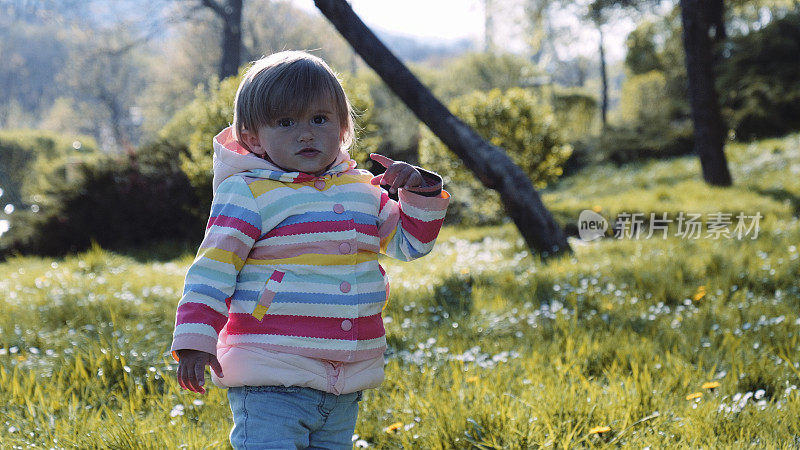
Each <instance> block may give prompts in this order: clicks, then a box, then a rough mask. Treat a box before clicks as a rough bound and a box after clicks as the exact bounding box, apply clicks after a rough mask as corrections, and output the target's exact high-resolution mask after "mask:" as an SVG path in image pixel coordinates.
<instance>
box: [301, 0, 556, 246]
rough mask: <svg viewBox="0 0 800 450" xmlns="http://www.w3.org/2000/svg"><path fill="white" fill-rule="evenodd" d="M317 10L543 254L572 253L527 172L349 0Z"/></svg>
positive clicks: (321, 4)
mask: <svg viewBox="0 0 800 450" xmlns="http://www.w3.org/2000/svg"><path fill="white" fill-rule="evenodd" d="M314 3H315V4H316V6H317V8H319V10H320V11H321V12H322V14H323V15H325V17H327V18H328V20H329V21H330V22H331V23H332V24H333V26H334V27H336V29H337V30H338V31H339V33H341V35H342V36H343V37H344V38H345V39H346V40H347V42H349V43H350V45H351V46H352V47H353V49H354V50H355V51H356V52H357V53H358V54H359V55H360V56H361V58H362V59H363V60H364V61H365V62H366V63H367V64H368V65H369V66H370V67H372V69H373V70H375V72H376V73H377V74H378V75H379V76H380V77H381V79H382V80H383V81H384V82H385V83H386V85H388V86H389V88H390V89H391V90H392V91H394V93H395V94H396V95H397V96H398V97H399V98H400V99H401V100H402V101H403V102H404V103H405V104H406V106H408V108H409V109H410V110H411V111H412V112H413V113H414V114H415V115H416V116H417V117H418V118H419V119H420V120H421V121H422V122H423V123H424V124H425V125H427V126H428V128H430V130H431V131H432V132H433V133H434V134H435V135H436V136H437V137H438V138H439V139H441V141H442V142H443V143H444V144H445V145H446V146H447V147H449V148H450V150H452V151H453V153H455V154H456V155H457V156H458V157H459V158H461V160H462V161H463V162H464V165H465V166H466V167H467V168H468V169H469V170H470V171H472V173H473V174H474V175H475V177H476V178H477V179H478V180H480V181H481V183H483V185H484V186H486V187H487V188H490V189H494V190H496V191H497V192H498V193H499V194H500V198H501V200H502V202H503V205H504V206H505V209H506V212H507V213H508V215H509V216H510V217H511V219H512V220H513V221H514V223H515V224H516V225H517V228H518V229H519V231H520V234H521V235H522V236H523V238H524V239H525V241H526V242H527V244H528V247H530V248H531V249H533V250H536V251H538V252H539V253H540V254H541V255H542V256H549V255H554V254H561V253H565V252H566V253H569V252H570V251H571V249H570V247H569V244H568V243H567V237H566V235H565V234H564V232H563V231H562V230H561V228H560V227H559V226H558V224H557V223H556V221H555V219H553V216H552V215H551V214H550V212H549V211H548V210H547V208H545V207H544V204H542V201H541V198H540V197H539V194H538V193H537V192H536V190H535V189H534V188H533V185H532V184H531V180H530V179H529V178H528V176H527V175H526V174H525V172H524V171H523V170H522V169H520V168H519V167H518V166H516V165H515V164H514V163H513V162H512V161H511V158H509V157H508V155H506V153H505V152H504V151H503V150H502V149H500V148H497V147H495V146H493V145H491V144H489V143H488V142H486V141H485V140H483V139H482V138H481V137H480V136H479V135H478V134H477V133H476V132H475V131H474V130H472V129H471V128H470V127H469V126H467V125H466V124H465V123H464V122H462V121H461V120H459V119H458V118H457V117H455V116H454V115H453V114H452V113H450V111H449V110H448V109H447V108H446V107H445V106H444V105H443V104H442V103H441V102H439V100H437V99H436V97H434V96H433V94H432V93H431V92H430V90H428V89H427V88H426V87H425V86H423V85H422V83H420V81H419V80H418V79H417V78H416V77H415V76H414V75H413V74H412V73H411V71H409V70H408V68H407V67H406V66H405V65H403V63H401V62H400V60H398V59H397V57H395V56H394V55H393V54H392V52H391V51H389V49H388V48H386V46H385V45H383V43H382V42H381V41H380V40H379V39H378V38H377V37H376V36H375V34H373V33H372V31H370V29H369V28H367V26H366V25H364V23H363V22H362V21H361V19H360V18H359V17H358V16H357V15H356V14H355V12H353V9H352V8H351V7H350V5H349V4H348V3H347V2H346V1H345V0H315V1H314Z"/></svg>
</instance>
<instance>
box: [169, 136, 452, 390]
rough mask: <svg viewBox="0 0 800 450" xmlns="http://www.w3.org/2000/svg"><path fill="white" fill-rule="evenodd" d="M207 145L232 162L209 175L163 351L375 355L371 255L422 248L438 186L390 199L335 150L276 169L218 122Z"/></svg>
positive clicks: (383, 288) (380, 345)
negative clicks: (204, 209) (207, 199)
mask: <svg viewBox="0 0 800 450" xmlns="http://www.w3.org/2000/svg"><path fill="white" fill-rule="evenodd" d="M215 150H216V153H215V158H217V157H218V156H219V152H229V153H228V154H226V155H224V156H226V157H228V158H231V157H233V158H235V160H236V161H237V164H238V165H239V166H238V168H235V169H233V170H231V169H230V168H229V171H230V172H233V174H231V175H230V176H228V177H227V178H225V179H224V180H222V179H221V178H223V177H215V178H217V179H215V192H214V199H213V203H212V207H211V214H210V218H209V221H208V225H207V228H206V234H205V238H204V239H203V242H202V244H201V245H200V249H199V251H198V253H197V257H196V258H195V260H194V262H193V263H192V265H191V267H190V268H189V270H188V272H187V274H186V282H185V287H184V292H183V296H182V298H181V300H180V303H179V304H178V310H177V318H176V325H175V333H174V339H173V344H172V351H173V355H175V353H174V352H175V351H176V350H180V349H194V350H202V351H205V352H208V353H212V354H218V353H220V352H224V351H225V350H226V349H227V348H229V347H249V348H260V349H264V350H268V351H271V352H279V353H289V354H294V355H300V356H305V357H310V358H317V359H321V360H328V361H334V362H356V361H365V360H368V359H374V358H377V357H382V355H383V352H384V350H385V349H386V339H385V332H384V328H383V321H382V318H381V311H382V309H383V307H384V305H385V303H386V301H387V294H388V282H387V279H386V275H385V272H384V270H383V269H382V268H381V266H380V265H379V264H378V254H379V253H384V254H386V255H388V256H390V257H393V258H397V259H400V260H403V261H409V260H412V259H415V258H418V257H420V256H423V255H425V254H427V253H428V252H429V251H430V250H431V249H432V248H433V244H434V240H435V238H436V236H437V234H438V232H439V229H440V227H441V224H442V220H443V218H444V214H445V210H446V209H447V204H448V199H449V195H448V194H447V192H446V191H441V193H439V194H438V195H437V196H435V197H426V196H423V195H419V194H416V193H413V192H410V191H409V190H404V189H401V190H400V192H399V202H395V201H394V200H392V199H390V198H389V197H388V195H387V193H386V191H385V190H383V189H381V188H380V187H378V186H374V185H372V184H370V180H371V178H372V174H371V173H369V172H368V171H364V170H358V169H356V168H355V162H353V161H352V160H350V159H349V157H346V154H343V155H342V156H340V158H339V159H337V163H335V165H334V166H333V167H332V168H331V169H330V170H328V171H327V172H326V173H325V174H323V175H321V176H318V177H317V176H313V175H310V174H306V173H299V172H293V173H287V172H283V171H281V170H279V169H277V168H276V167H274V166H271V165H269V163H267V162H265V161H263V160H261V159H258V158H256V157H254V156H252V155H249V154H246V151H244V150H243V149H242V148H241V147H240V146H239V145H238V143H236V141H235V140H233V137H232V134H231V132H230V129H229V128H228V129H226V130H224V131H223V132H222V133H220V134H219V135H218V136H217V137H215ZM242 161H244V163H243V164H242ZM216 163H217V161H216V160H215V166H216V165H217V164H216ZM265 165H266V166H265ZM248 166H252V167H250V168H248ZM265 167H267V168H265ZM216 175H219V174H216ZM176 358H177V356H176ZM223 369H224V371H225V372H226V373H227V369H225V368H224V366H223ZM226 378H227V377H226Z"/></svg>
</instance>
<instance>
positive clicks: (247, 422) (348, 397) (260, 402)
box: [228, 386, 361, 450]
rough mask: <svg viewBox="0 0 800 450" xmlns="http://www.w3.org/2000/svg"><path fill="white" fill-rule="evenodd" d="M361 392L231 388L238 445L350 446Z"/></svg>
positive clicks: (234, 439) (233, 432) (235, 443)
mask: <svg viewBox="0 0 800 450" xmlns="http://www.w3.org/2000/svg"><path fill="white" fill-rule="evenodd" d="M360 400H361V391H359V392H354V393H352V394H342V395H336V394H330V393H327V392H323V391H319V390H316V389H312V388H307V387H296V386H291V387H284V386H243V387H233V388H228V401H229V402H230V404H231V411H232V412H233V429H232V430H231V436H230V438H231V445H233V448H235V449H237V450H238V449H259V450H261V449H282V450H283V449H293V448H298V449H300V448H309V449H311V448H326V449H352V448H353V440H352V439H353V431H354V430H355V428H356V418H357V417H358V402H359V401H360Z"/></svg>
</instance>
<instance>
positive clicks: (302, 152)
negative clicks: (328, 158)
mask: <svg viewBox="0 0 800 450" xmlns="http://www.w3.org/2000/svg"><path fill="white" fill-rule="evenodd" d="M297 154H298V155H300V156H316V155H318V154H319V150H317V149H315V148H310V147H309V148H304V149H302V150H300V151H299V152H297Z"/></svg>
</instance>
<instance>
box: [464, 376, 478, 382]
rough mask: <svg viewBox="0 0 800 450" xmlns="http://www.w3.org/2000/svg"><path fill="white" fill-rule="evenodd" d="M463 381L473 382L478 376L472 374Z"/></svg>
mask: <svg viewBox="0 0 800 450" xmlns="http://www.w3.org/2000/svg"><path fill="white" fill-rule="evenodd" d="M465 381H466V382H467V383H474V382H476V381H478V376H477V375H473V376H471V377H467V379H466V380H465Z"/></svg>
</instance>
